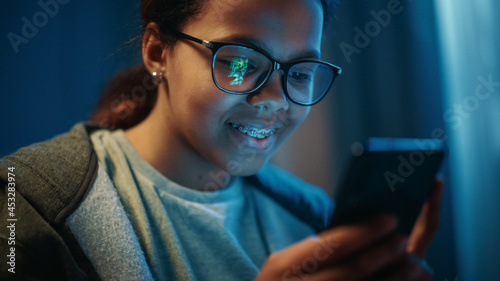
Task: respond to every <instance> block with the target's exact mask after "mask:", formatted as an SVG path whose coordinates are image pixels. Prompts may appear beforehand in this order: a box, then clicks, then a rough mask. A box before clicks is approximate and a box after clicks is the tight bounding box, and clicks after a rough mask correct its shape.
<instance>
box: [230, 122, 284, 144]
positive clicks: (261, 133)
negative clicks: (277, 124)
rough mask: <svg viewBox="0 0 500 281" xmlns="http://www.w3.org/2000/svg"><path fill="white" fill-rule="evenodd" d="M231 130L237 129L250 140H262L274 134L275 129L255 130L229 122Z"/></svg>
mask: <svg viewBox="0 0 500 281" xmlns="http://www.w3.org/2000/svg"><path fill="white" fill-rule="evenodd" d="M229 124H230V125H231V126H233V128H236V129H238V130H239V131H240V132H242V133H243V134H247V135H249V136H251V137H252V138H255V139H258V140H262V139H265V138H267V137H269V136H271V135H273V134H274V133H275V132H276V129H257V128H253V127H250V126H247V125H243V124H240V123H235V122H231V123H229Z"/></svg>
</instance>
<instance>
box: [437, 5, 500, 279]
mask: <svg viewBox="0 0 500 281" xmlns="http://www.w3.org/2000/svg"><path fill="white" fill-rule="evenodd" d="M436 8H437V11H438V19H439V31H440V38H441V62H442V73H443V82H444V83H443V89H444V96H445V104H444V119H445V121H446V126H447V128H448V130H447V132H448V137H449V141H448V143H449V147H450V163H451V165H450V166H451V176H452V177H451V182H452V184H453V190H452V194H453V202H454V208H453V212H454V215H455V233H456V236H455V239H456V243H455V245H456V252H457V268H458V275H459V280H500V271H499V270H498V261H500V242H499V237H500V224H499V222H500V205H499V204H498V201H499V199H500V173H499V172H500V125H499V121H500V95H499V94H500V51H499V50H500V31H499V29H498V27H499V26H500V20H499V18H498V13H499V12H500V2H498V1H496V0H480V1H464V0H454V1H451V0H440V1H436Z"/></svg>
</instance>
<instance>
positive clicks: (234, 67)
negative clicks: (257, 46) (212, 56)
mask: <svg viewBox="0 0 500 281" xmlns="http://www.w3.org/2000/svg"><path fill="white" fill-rule="evenodd" d="M217 63H219V64H220V65H221V66H222V67H224V68H225V70H226V71H228V72H238V73H241V74H242V75H245V73H248V72H253V71H255V70H256V69H257V64H256V63H254V62H253V61H252V60H250V59H248V58H246V57H218V58H217Z"/></svg>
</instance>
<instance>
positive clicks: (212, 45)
mask: <svg viewBox="0 0 500 281" xmlns="http://www.w3.org/2000/svg"><path fill="white" fill-rule="evenodd" d="M171 34H172V35H173V36H174V37H176V38H178V39H187V40H190V41H193V42H196V43H198V44H201V45H203V46H205V47H207V48H209V49H210V50H212V79H213V81H214V84H215V85H216V86H217V88H219V89H220V90H222V91H224V92H226V93H229V94H235V95H247V94H251V93H253V92H255V91H257V90H259V89H260V88H262V86H264V84H266V82H267V80H269V77H271V75H272V74H273V72H274V71H275V70H278V69H281V70H283V72H284V75H283V79H282V87H283V92H284V93H285V96H286V97H287V98H288V99H289V100H291V101H292V102H293V103H295V104H298V105H303V106H311V105H314V104H317V103H318V102H320V101H321V100H322V99H323V98H324V97H325V96H326V94H327V93H328V91H329V90H330V88H331V87H332V85H333V82H334V81H335V78H337V76H339V75H340V74H341V73H342V68H340V67H339V66H336V65H334V64H331V63H329V62H325V61H320V60H296V61H292V62H288V63H279V62H278V61H276V60H275V59H273V58H272V57H270V56H269V55H268V54H266V53H265V52H262V51H261V50H258V49H256V48H253V47H251V46H247V45H243V44H237V43H225V42H212V41H208V40H201V39H198V38H196V37H193V36H191V35H188V34H185V33H182V32H180V31H172V32H171ZM226 46H238V47H244V48H247V49H251V50H253V51H255V52H257V53H259V54H262V55H263V56H265V57H266V58H267V59H268V60H269V61H270V62H271V63H272V65H273V67H272V69H270V70H269V72H268V74H267V76H266V78H265V79H264V80H263V81H262V83H261V84H260V85H259V86H258V87H256V88H255V89H253V90H251V91H247V92H234V91H229V90H226V89H224V88H222V87H221V86H220V85H219V83H217V80H216V79H215V56H216V55H217V53H218V51H219V50H220V49H221V48H222V47H226ZM307 62H314V63H319V64H323V65H326V66H328V67H330V68H331V69H332V73H333V77H332V79H331V81H330V84H329V85H328V87H327V88H326V90H325V92H324V93H323V94H322V95H321V96H320V97H319V98H317V99H316V100H314V101H313V102H311V103H304V102H299V101H296V100H294V99H293V98H292V97H291V96H290V95H289V94H288V86H287V85H288V84H287V83H288V81H287V79H288V71H289V70H290V68H292V67H293V66H294V65H296V64H299V63H307Z"/></svg>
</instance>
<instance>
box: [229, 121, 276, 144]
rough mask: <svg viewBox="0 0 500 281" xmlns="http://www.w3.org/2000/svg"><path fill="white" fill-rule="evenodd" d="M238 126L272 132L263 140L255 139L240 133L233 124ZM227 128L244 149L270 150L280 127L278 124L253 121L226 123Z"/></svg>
mask: <svg viewBox="0 0 500 281" xmlns="http://www.w3.org/2000/svg"><path fill="white" fill-rule="evenodd" d="M235 123H236V124H239V125H242V126H245V127H248V128H255V129H257V130H269V131H272V133H271V134H270V135H269V136H267V137H265V138H263V139H257V138H254V137H252V136H249V135H248V134H246V133H243V132H241V131H240V130H239V129H238V128H235V127H234V126H233V124H235ZM227 126H228V127H229V129H230V130H231V133H232V135H233V136H234V137H235V138H236V140H237V141H238V142H239V143H241V144H242V145H244V146H245V147H252V148H256V149H258V150H266V149H268V148H270V147H271V146H272V145H273V144H274V141H275V139H276V133H277V132H278V131H279V129H280V128H281V126H279V125H278V124H267V123H266V122H262V121H260V120H257V121H255V120H253V121H240V122H236V121H232V122H228V123H227Z"/></svg>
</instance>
